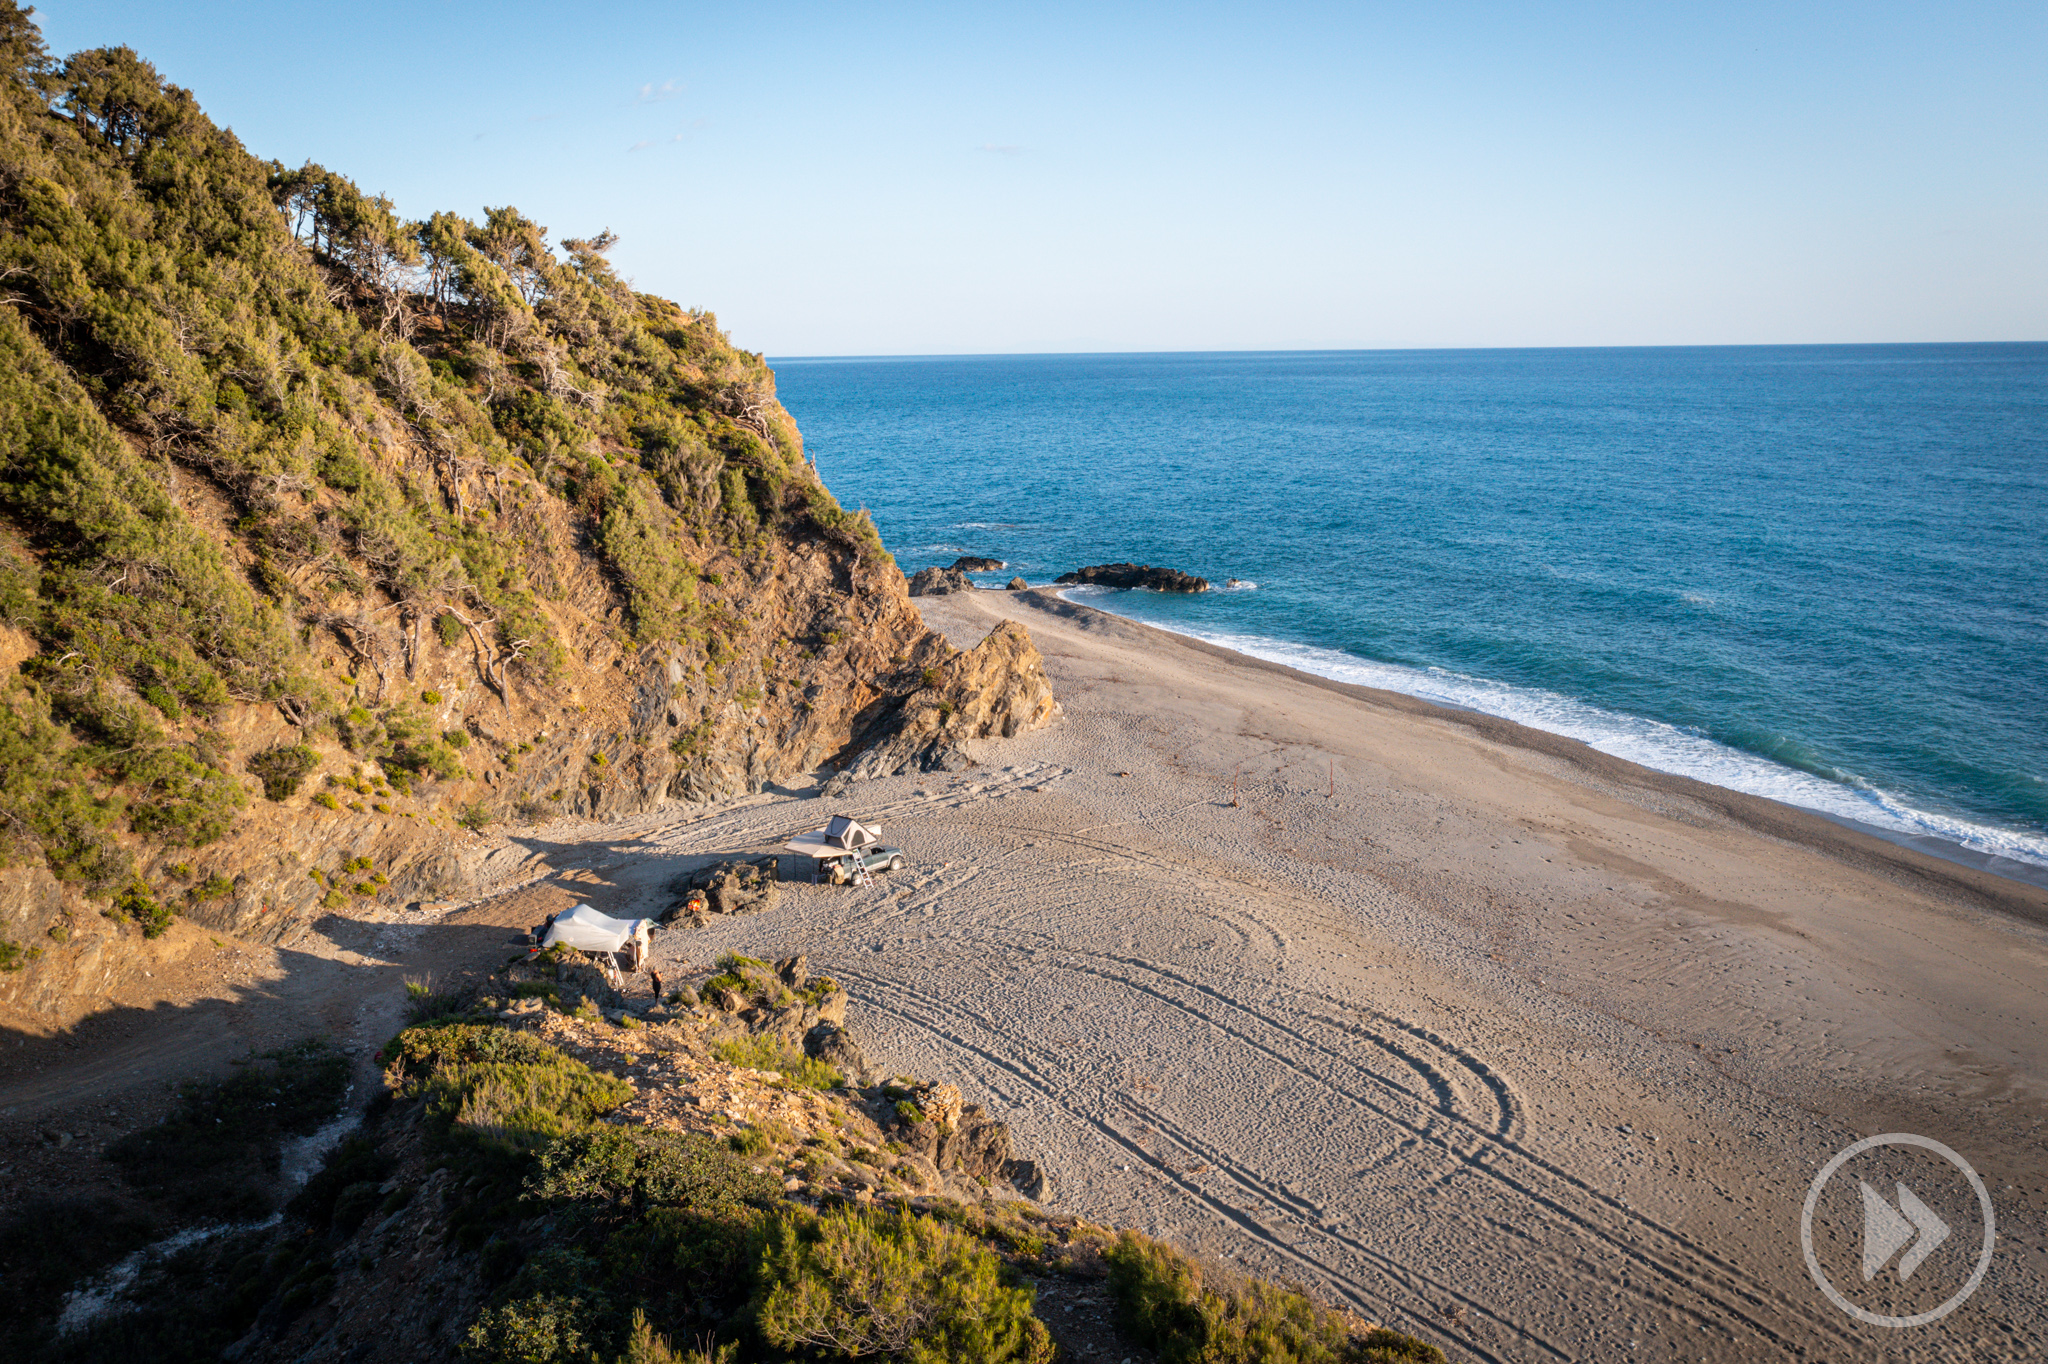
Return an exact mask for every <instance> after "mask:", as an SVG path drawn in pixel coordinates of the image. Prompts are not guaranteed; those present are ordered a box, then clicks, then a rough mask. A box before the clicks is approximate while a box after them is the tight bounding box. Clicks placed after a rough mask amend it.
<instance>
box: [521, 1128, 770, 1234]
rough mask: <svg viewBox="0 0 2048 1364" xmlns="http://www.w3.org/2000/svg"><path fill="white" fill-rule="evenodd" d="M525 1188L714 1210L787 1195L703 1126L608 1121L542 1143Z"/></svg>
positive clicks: (731, 1210)
mask: <svg viewBox="0 0 2048 1364" xmlns="http://www.w3.org/2000/svg"><path fill="white" fill-rule="evenodd" d="M527 1190H528V1193H529V1194H530V1195H531V1196H532V1197H534V1198H536V1199H540V1200H543V1201H546V1202H557V1201H569V1202H589V1201H599V1202H605V1203H613V1204H618V1205H622V1206H625V1207H630V1208H633V1209H636V1210H638V1209H644V1208H647V1207H651V1206H657V1205H658V1206H661V1207H670V1208H687V1209H690V1210H691V1211H694V1212H697V1213H701V1214H704V1215H706V1216H716V1217H733V1216H746V1215H748V1214H747V1209H749V1208H758V1207H765V1206H767V1205H769V1204H771V1203H773V1202H775V1201H776V1200H777V1199H779V1198H780V1197H781V1196H782V1185H781V1183H780V1182H779V1181H777V1180H776V1179H775V1178H774V1177H773V1176H771V1175H764V1174H756V1173H755V1172H754V1171H753V1170H752V1169H751V1168H749V1167H748V1166H747V1164H746V1163H745V1162H744V1161H741V1160H738V1159H735V1158H734V1156H733V1154H732V1153H731V1152H730V1151H727V1150H724V1149H722V1148H720V1146H719V1145H718V1144H717V1143H716V1142H714V1141H712V1140H711V1139H710V1138H709V1137H706V1136H704V1135H703V1134H701V1133H695V1132H691V1133H680V1132H663V1131H659V1130H656V1129H653V1128H646V1127H608V1126H604V1125H599V1126H597V1127H595V1128H592V1129H591V1130H590V1131H587V1132H581V1133H577V1134H575V1135H572V1136H569V1137H565V1138H563V1139H562V1140H560V1141H557V1142H555V1143H554V1144H552V1145H551V1146H549V1147H548V1148H547V1149H545V1150H543V1151H542V1152H541V1153H540V1158H539V1163H538V1173H537V1174H535V1175H534V1176H533V1178H532V1179H531V1180H530V1181H528V1184H527Z"/></svg>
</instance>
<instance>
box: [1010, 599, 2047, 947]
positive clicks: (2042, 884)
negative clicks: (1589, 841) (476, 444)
mask: <svg viewBox="0 0 2048 1364" xmlns="http://www.w3.org/2000/svg"><path fill="white" fill-rule="evenodd" d="M977 590H979V591H994V590H998V589H991V588H981V587H979V586H977ZM1072 590H1073V589H1072V587H1064V588H1062V587H1058V586H1055V585H1052V584H1048V585H1045V586H1042V587H1032V588H1029V589H1026V590H1025V591H1022V592H1016V593H1010V594H1008V595H1011V596H1014V597H1018V598H1031V599H1032V601H1031V603H1030V604H1031V605H1033V606H1034V607H1036V608H1038V609H1040V610H1044V611H1047V612H1049V613H1051V614H1055V615H1060V614H1066V613H1067V612H1091V613H1094V614H1096V615H1100V616H1104V617H1107V618H1109V619H1111V620H1115V621H1119V622H1122V623H1124V624H1127V625H1132V626H1136V627H1138V628H1141V629H1145V630H1156V631H1158V632H1159V633H1160V634H1163V635H1167V636H1170V637H1172V638H1173V639H1176V640H1179V641H1181V642H1183V643H1187V644H1191V645H1196V646H1199V647H1200V648H1201V649H1204V650H1208V651H1213V653H1214V655H1215V656H1218V657H1227V658H1230V659H1232V660H1240V661H1242V662H1244V663H1245V664H1247V665H1249V666H1253V667H1259V668H1268V669H1274V670H1277V671H1279V672H1281V673H1284V674H1287V675H1289V676H1292V677H1296V678H1300V679H1302V680H1305V681H1308V682H1311V683H1315V684H1320V685H1324V686H1328V687H1332V688H1335V689H1337V690H1339V691H1340V692H1342V693H1344V694H1351V695H1356V696H1358V697H1360V698H1362V699H1369V700H1376V701H1379V702H1380V703H1382V704H1386V703H1389V702H1391V701H1392V700H1394V699H1396V698H1398V699H1399V700H1400V701H1401V702H1403V703H1406V704H1409V705H1413V706H1419V707H1423V708H1424V710H1423V712H1421V713H1434V714H1437V715H1439V716H1441V717H1443V718H1446V719H1455V718H1456V717H1461V716H1465V717H1480V718H1482V719H1484V720H1485V721H1486V722H1487V726H1475V728H1480V729H1482V731H1483V732H1486V733H1487V734H1488V737H1491V738H1495V739H1497V740H1499V741H1501V742H1507V743H1516V744H1519V745H1520V746H1522V747H1526V748H1532V749H1535V750H1537V751H1540V752H1551V753H1553V755H1554V756H1567V757H1570V758H1571V759H1572V760H1573V761H1579V762H1582V763H1585V764H1586V765H1588V766H1589V767H1592V766H1595V764H1594V763H1593V762H1592V761H1591V760H1594V759H1597V760H1599V762H1600V763H1613V764H1620V766H1621V769H1625V770H1627V771H1629V772H1632V773H1634V774H1636V777H1637V779H1638V780H1646V781H1649V782H1651V783H1652V784H1654V782H1657V781H1672V782H1682V783H1685V784H1686V785H1685V786H1684V787H1683V788H1680V789H1681V790H1682V791H1683V792H1684V793H1685V794H1688V795H1690V796H1692V797H1693V798H1694V799H1700V798H1701V796H1700V792H1712V793H1716V794H1717V795H1719V796H1728V797H1735V798H1738V799H1739V800H1740V801H1742V802H1756V803H1758V805H1760V806H1761V807H1765V809H1764V810H1756V809H1750V808H1748V807H1747V806H1744V807H1742V808H1739V809H1738V808H1735V807H1731V808H1729V809H1727V810H1726V811H1725V813H1727V814H1728V815H1729V816H1730V817H1731V818H1737V819H1744V818H1745V817H1746V822H1750V823H1752V824H1753V825H1754V826H1755V827H1757V828H1759V829H1761V830H1770V829H1772V828H1774V827H1775V826H1777V825H1780V824H1781V823H1782V822H1783V816H1799V817H1801V818H1802V819H1805V820H1818V821H1823V822H1824V824H1825V825H1827V826H1832V827H1833V829H1834V830H1839V831H1846V832H1848V833H1851V834H1855V835H1857V836H1859V837H1860V838H1862V839H1871V840H1875V841H1877V842H1880V843H1883V844H1886V845H1888V846H1889V847H1891V848H1893V849H1895V850H1897V851H1900V852H1905V853H1909V854H1912V855H1913V862H1912V864H1911V865H1912V866H1913V867H1914V869H1915V871H1916V872H1917V873H1920V874H1925V873H1926V872H1927V871H1928V869H1927V868H1926V867H1924V866H1922V865H1921V864H1920V860H1921V859H1931V860H1932V861H1935V862H1939V863H1944V864H1947V865H1949V866H1952V867H1960V868H1963V869H1965V870H1967V871H1969V872H1972V873H1976V874H1978V875H1980V876H1990V877H1995V878H1997V879H1998V880H1999V881H2007V882H2013V883H2016V884H2018V885H2021V886H2025V887H2028V888H2029V889H2031V890H2035V891H2039V892H2042V894H2041V895H2040V896H2039V897H2038V898H2035V897H2021V899H2020V901H2019V903H2020V904H2021V905H2022V906H2024V907H2022V908H2017V909H2015V908H2008V907H2005V906H2003V905H2001V908H2004V909H2005V912H2007V913H2018V914H2020V915H2022V917H2026V918H2028V919H2030V920H2031V921H2033V922H2036V923H2043V924H2048V867H2037V866H2035V865H2033V864H2032V863H2029V862H2024V861H2021V860H2019V859H2017V858H2011V857H2001V856H1999V855H1998V854H1996V853H1989V852H1984V851H1981V850H1979V849H1976V848H1972V847H1970V846H1968V845H1967V844H1963V843H1959V842H1956V841H1954V840H1951V839H1946V838H1943V837H1941V836H1939V835H1937V834H1916V833H1909V832H1906V831H1904V830H1897V829H1887V828H1885V827H1883V826H1882V825H1879V824H1873V823H1870V822H1869V821H1866V820H1860V819H1856V818H1855V817H1853V816H1850V815H1842V814H1836V813H1834V812H1832V811H1829V810H1821V809H1816V808H1814V807H1812V806H1808V805H1800V804H1797V803H1796V802H1793V801H1787V800H1779V799H1777V798H1775V797H1772V796H1762V795H1757V794H1755V793H1754V792H1749V791H1744V790H1741V789H1740V788H1737V787H1733V786H1724V785H1721V784H1720V783H1717V782H1711V781H1707V780H1705V779H1704V778H1700V777H1693V776H1688V775H1687V774H1685V773H1682V772H1669V771H1666V770H1664V769H1662V768H1657V767H1651V766H1648V765H1647V764H1644V763H1641V762H1638V761H1636V760H1634V759H1632V758H1622V757H1617V756H1615V755H1614V754H1610V753H1604V752H1602V751H1601V750H1599V749H1597V748H1595V747H1593V746H1592V745H1591V744H1589V743H1587V742H1586V741H1585V740H1583V739H1578V738H1574V737H1572V736H1571V735H1568V734H1560V733H1558V732H1556V731H1554V730H1548V729H1542V728H1539V727H1537V726H1535V725H1530V724H1525V723H1523V722H1522V721H1519V720H1512V719H1509V718H1507V717H1506V716H1501V715H1495V714H1493V713H1492V712H1490V711H1485V710H1480V709H1479V708H1477V707H1474V706H1461V705H1457V704H1455V703H1452V702H1446V701H1438V700H1431V699H1429V698H1426V697H1421V696H1415V695H1412V694H1410V693H1408V692H1403V691H1396V690H1393V689H1392V688H1386V687H1373V686H1368V685H1366V684H1364V683H1358V682H1345V681H1342V680H1341V679H1338V678H1334V677H1326V676H1324V675H1323V674H1321V673H1316V672H1311V671H1309V670H1307V669H1305V668H1297V667H1294V666H1293V665H1291V664H1287V663H1281V662H1278V661H1276V660H1273V659H1269V658H1262V657H1260V656H1259V655H1257V654H1253V653H1247V652H1245V651H1244V650H1241V649H1232V648H1230V647H1229V646H1228V645H1223V644H1218V643H1215V642H1214V641H1212V640H1208V639H1204V638H1203V637H1202V636H1200V635H1197V634H1193V633H1191V632H1188V631H1182V630H1175V629H1171V628H1169V627H1167V626H1164V625H1156V624H1154V623H1152V622H1151V621H1146V620H1141V619H1139V618H1137V617H1135V616H1127V615H1123V614H1121V613H1119V612H1116V611H1108V610H1104V609H1103V608H1101V607H1099V606H1093V605H1090V604H1088V603H1086V602H1079V601H1074V600H1072V599H1071V598H1069V597H1068V596H1067V595H1066V594H1067V593H1068V592H1070V591H1072ZM1049 602H1050V603H1057V605H1056V606H1055V605H1052V604H1049ZM1376 661H1377V660H1371V659H1361V660H1360V662H1361V663H1373V662H1376ZM1390 666H1391V665H1390ZM1488 726H1508V727H1509V728H1508V730H1504V731H1496V730H1493V729H1491V728H1488ZM1516 736H1521V737H1516ZM1534 736H1540V738H1541V741H1540V742H1539V741H1537V739H1536V738H1535V737H1534ZM1709 742H1712V741H1709ZM1557 743H1562V744H1568V745H1571V747H1572V751H1571V752H1569V753H1566V752H1564V751H1560V750H1556V749H1553V748H1552V747H1551V745H1553V744H1557ZM1731 751H1732V752H1737V753H1741V754H1742V756H1743V757H1745V758H1750V759H1753V760H1755V761H1757V762H1761V763H1770V762H1771V761H1772V760H1770V759H1768V758H1764V757H1762V756H1760V755H1758V754H1753V753H1748V752H1746V751H1744V750H1740V749H1733V750H1731ZM1773 765H1776V766H1783V764H1773ZM1602 770H1608V771H1613V770H1615V769H1602ZM1785 770H1787V771H1798V770H1799V769H1796V768H1789V767H1787V768H1786V769H1785ZM1805 775H1811V774H1805ZM1816 780H1823V779H1821V778H1816ZM1769 811H1776V812H1782V814H1781V815H1774V814H1770V813H1768V812H1769ZM1985 827H1987V828H1989V827H1991V826H1985ZM1792 836H1794V837H1807V838H1816V837H1817V838H1823V839H1824V838H1826V837H1827V836H1828V834H1827V830H1825V829H1823V828H1820V827H1818V826H1816V827H1814V828H1811V829H1803V830H1801V831H1800V832H1798V833H1795V834H1793V835H1792ZM1872 851H1873V850H1870V849H1867V848H1865V849H1863V852H1864V853H1865V854H1869V853H1870V852H1872ZM1993 898H1998V897H1997V896H1996V895H1995V893H1994V896H1993Z"/></svg>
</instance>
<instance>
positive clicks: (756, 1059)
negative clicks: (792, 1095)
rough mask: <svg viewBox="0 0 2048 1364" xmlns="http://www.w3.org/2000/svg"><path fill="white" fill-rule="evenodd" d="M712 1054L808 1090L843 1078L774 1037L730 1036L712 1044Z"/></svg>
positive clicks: (834, 1084) (832, 1084)
mask: <svg viewBox="0 0 2048 1364" xmlns="http://www.w3.org/2000/svg"><path fill="white" fill-rule="evenodd" d="M711 1050H712V1054H713V1055H714V1056H716V1057H717V1058H718V1059H719V1060H721V1061H723V1062H725V1063H726V1064H727V1065H729V1066H747V1067H750V1068H752V1069H754V1070H772V1071H775V1072H777V1073H779V1074H780V1075H781V1076H782V1078H783V1079H785V1080H788V1081H789V1082H790V1083H792V1084H798V1085H803V1086H804V1087H806V1088H808V1089H837V1088H839V1087H840V1086H841V1085H843V1084H845V1083H846V1077H845V1076H844V1075H841V1074H840V1073H839V1071H838V1070H837V1069H835V1068H834V1067H832V1066H828V1065H826V1064H825V1063H824V1062H823V1061H820V1060H818V1059H817V1058H816V1057H814V1056H806V1055H804V1054H803V1053H802V1052H800V1051H793V1050H791V1049H790V1048H788V1047H786V1046H784V1045H783V1044H782V1043H781V1042H779V1041H777V1040H776V1039H775V1038H773V1037H766V1036H762V1037H744V1038H731V1039H728V1040H726V1041H723V1042H719V1043H717V1044H716V1045H715V1046H713V1047H712V1049H711Z"/></svg>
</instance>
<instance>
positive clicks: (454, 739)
mask: <svg viewBox="0 0 2048 1364" xmlns="http://www.w3.org/2000/svg"><path fill="white" fill-rule="evenodd" d="M441 742H442V743H444V744H446V745H448V747H450V748H454V749H463V748H468V747H469V731H468V730H466V729H450V730H444V731H442V734H441Z"/></svg>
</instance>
